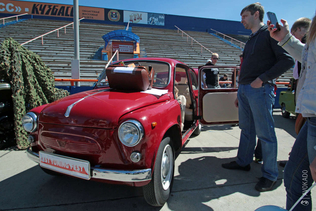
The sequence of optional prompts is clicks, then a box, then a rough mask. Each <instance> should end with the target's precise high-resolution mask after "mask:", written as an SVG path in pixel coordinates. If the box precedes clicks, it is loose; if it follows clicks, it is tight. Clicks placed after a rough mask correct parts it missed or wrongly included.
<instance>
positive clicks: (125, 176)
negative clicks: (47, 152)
mask: <svg viewBox="0 0 316 211" xmlns="http://www.w3.org/2000/svg"><path fill="white" fill-rule="evenodd" d="M26 153H27V156H28V157H29V158H30V159H31V160H33V161H34V162H36V163H39V154H38V153H35V152H33V151H32V150H30V149H27V150H26ZM91 178H92V179H104V180H111V181H119V182H144V181H150V180H151V169H142V170H134V171H123V170H109V169H101V168H95V167H91Z"/></svg>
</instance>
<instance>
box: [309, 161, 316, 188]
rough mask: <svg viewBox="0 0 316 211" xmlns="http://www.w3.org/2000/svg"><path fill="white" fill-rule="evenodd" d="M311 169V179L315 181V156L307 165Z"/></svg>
mask: <svg viewBox="0 0 316 211" xmlns="http://www.w3.org/2000/svg"><path fill="white" fill-rule="evenodd" d="M309 168H310V170H311V175H312V177H313V180H314V181H315V182H316V158H314V160H313V162H312V163H311V164H310V166H309Z"/></svg>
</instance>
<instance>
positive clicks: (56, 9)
mask: <svg viewBox="0 0 316 211" xmlns="http://www.w3.org/2000/svg"><path fill="white" fill-rule="evenodd" d="M0 13H12V14H23V13H28V14H29V15H41V16H49V17H62V18H72V17H73V6H72V5H66V4H51V3H39V2H27V1H8V0H0ZM79 17H80V18H83V17H84V18H86V19H90V20H91V19H92V20H104V9H101V8H95V7H82V6H79Z"/></svg>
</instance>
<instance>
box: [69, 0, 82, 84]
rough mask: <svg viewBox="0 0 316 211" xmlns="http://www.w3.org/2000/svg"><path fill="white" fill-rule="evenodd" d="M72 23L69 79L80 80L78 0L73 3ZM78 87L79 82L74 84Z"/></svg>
mask: <svg viewBox="0 0 316 211" xmlns="http://www.w3.org/2000/svg"><path fill="white" fill-rule="evenodd" d="M73 11H74V16H73V22H74V59H73V60H72V61H71V78H72V79H80V51H79V49H80V48H79V5H78V0H74V1H73ZM76 85H77V86H80V82H76Z"/></svg>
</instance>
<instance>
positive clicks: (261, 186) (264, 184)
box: [255, 177, 276, 192]
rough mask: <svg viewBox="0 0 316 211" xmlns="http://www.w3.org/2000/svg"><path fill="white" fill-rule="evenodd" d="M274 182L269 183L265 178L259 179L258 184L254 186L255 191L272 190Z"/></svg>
mask: <svg viewBox="0 0 316 211" xmlns="http://www.w3.org/2000/svg"><path fill="white" fill-rule="evenodd" d="M275 183H276V181H271V180H269V179H267V178H265V177H261V178H260V179H259V182H258V183H257V184H256V186H255V189H256V190H257V191H259V192H264V191H269V190H272V188H273V186H274V184H275Z"/></svg>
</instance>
